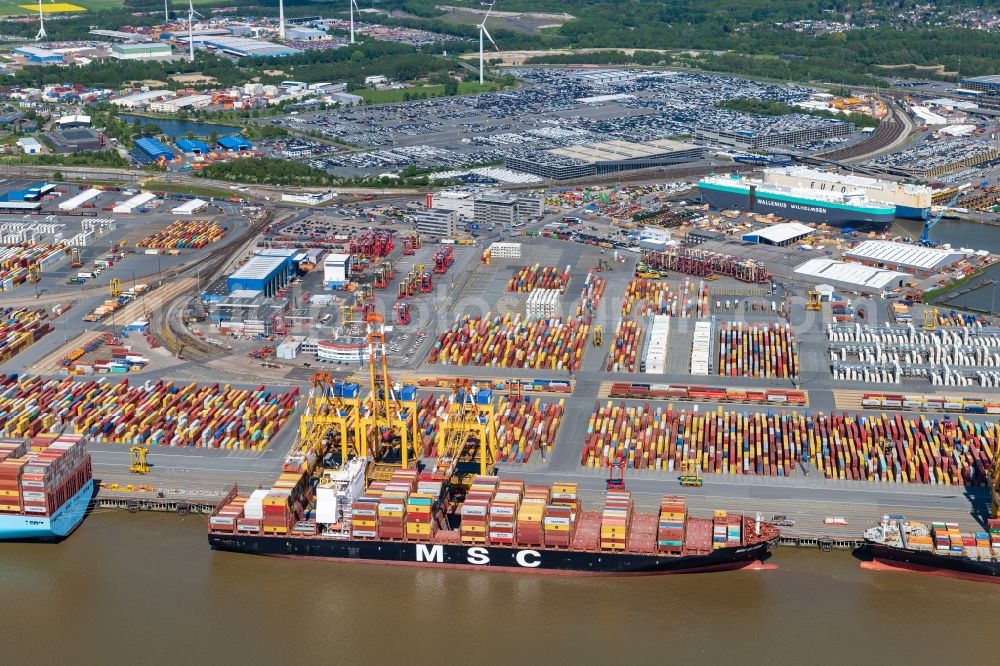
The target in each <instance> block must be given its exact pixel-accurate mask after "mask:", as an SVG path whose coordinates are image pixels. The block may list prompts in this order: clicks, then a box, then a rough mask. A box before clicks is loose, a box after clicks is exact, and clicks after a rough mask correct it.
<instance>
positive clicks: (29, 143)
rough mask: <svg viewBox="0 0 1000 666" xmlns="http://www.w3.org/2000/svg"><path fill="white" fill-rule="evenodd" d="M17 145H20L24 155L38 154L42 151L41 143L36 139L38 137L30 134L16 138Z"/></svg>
mask: <svg viewBox="0 0 1000 666" xmlns="http://www.w3.org/2000/svg"><path fill="white" fill-rule="evenodd" d="M17 145H18V146H20V147H21V150H23V151H24V154H25V155H38V154H39V153H41V152H42V144H41V143H40V142H39V141H38V139H35V138H32V137H30V136H26V137H22V138H20V139H18V140H17Z"/></svg>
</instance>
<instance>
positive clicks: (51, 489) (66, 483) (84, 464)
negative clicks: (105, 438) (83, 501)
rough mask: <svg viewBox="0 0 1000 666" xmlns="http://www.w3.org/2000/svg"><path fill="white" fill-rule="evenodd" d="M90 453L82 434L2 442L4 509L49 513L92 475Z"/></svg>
mask: <svg viewBox="0 0 1000 666" xmlns="http://www.w3.org/2000/svg"><path fill="white" fill-rule="evenodd" d="M91 476H92V473H91V463H90V456H88V455H87V449H86V446H85V445H84V443H83V438H82V437H80V436H79V435H59V436H56V435H43V436H39V437H34V438H32V440H31V442H30V444H29V445H28V446H26V445H25V444H24V443H22V442H0V512H2V513H24V514H30V515H33V516H39V517H45V516H51V515H52V514H54V513H55V512H56V511H57V510H58V509H59V507H61V506H62V505H63V504H65V503H66V502H67V501H68V500H69V499H70V498H72V497H73V496H74V495H76V494H77V493H78V492H80V490H81V489H82V488H83V487H84V485H85V484H86V483H87V482H88V481H89V480H90V479H91Z"/></svg>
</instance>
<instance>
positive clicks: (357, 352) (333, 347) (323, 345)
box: [316, 338, 368, 364]
mask: <svg viewBox="0 0 1000 666" xmlns="http://www.w3.org/2000/svg"><path fill="white" fill-rule="evenodd" d="M316 357H317V358H320V359H323V360H324V361H334V362H337V363H357V364H360V363H364V362H365V361H367V360H368V341H367V340H365V339H364V338H338V339H336V340H318V341H317V342H316Z"/></svg>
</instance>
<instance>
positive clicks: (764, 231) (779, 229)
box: [743, 222, 816, 245]
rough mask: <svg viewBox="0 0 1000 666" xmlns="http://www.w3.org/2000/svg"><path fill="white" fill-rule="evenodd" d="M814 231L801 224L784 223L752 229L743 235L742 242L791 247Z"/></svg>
mask: <svg viewBox="0 0 1000 666" xmlns="http://www.w3.org/2000/svg"><path fill="white" fill-rule="evenodd" d="M815 231H816V230H815V229H813V228H812V227H808V226H806V225H804V224H802V223H801V222H785V223H783V224H775V225H772V226H770V227H761V228H760V229H754V230H753V231H750V232H748V233H745V234H743V240H745V241H747V242H748V243H762V244H764V245H791V244H792V243H794V242H796V241H799V240H802V239H803V238H805V237H806V236H808V235H809V234H811V233H813V232H815Z"/></svg>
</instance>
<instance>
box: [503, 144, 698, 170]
mask: <svg viewBox="0 0 1000 666" xmlns="http://www.w3.org/2000/svg"><path fill="white" fill-rule="evenodd" d="M704 157H705V148H704V147H702V146H696V145H694V144H691V143H682V142H680V141H672V140H670V139H657V140H656V141H647V142H646V143H633V142H631V141H605V142H603V143H591V144H581V145H577V146H567V147H566V148H553V149H552V150H546V151H544V152H540V153H538V154H536V155H532V156H528V157H508V158H507V159H506V160H505V161H504V165H505V166H506V167H507V168H508V169H514V170H516V171H523V172H524V173H530V174H532V175H535V176H540V177H542V178H546V179H549V180H569V179H572V178H590V177H593V176H602V175H605V174H613V173H620V172H623V171H635V170H638V169H653V168H657V167H664V166H671V165H675V164H684V163H687V162H697V161H698V160H701V159H703V158H704Z"/></svg>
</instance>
